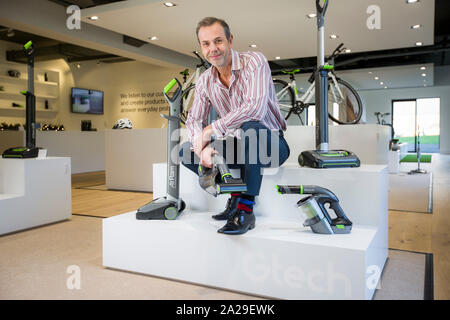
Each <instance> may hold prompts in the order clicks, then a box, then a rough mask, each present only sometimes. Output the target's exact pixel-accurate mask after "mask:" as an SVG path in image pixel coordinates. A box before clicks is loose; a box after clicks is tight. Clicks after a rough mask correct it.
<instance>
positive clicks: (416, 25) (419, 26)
mask: <svg viewBox="0 0 450 320" xmlns="http://www.w3.org/2000/svg"><path fill="white" fill-rule="evenodd" d="M420 28H422V25H421V24H415V25H413V26H411V29H420Z"/></svg>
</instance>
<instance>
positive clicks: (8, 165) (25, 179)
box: [0, 157, 72, 234]
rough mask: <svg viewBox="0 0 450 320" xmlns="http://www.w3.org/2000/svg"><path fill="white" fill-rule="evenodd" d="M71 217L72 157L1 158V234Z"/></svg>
mask: <svg viewBox="0 0 450 320" xmlns="http://www.w3.org/2000/svg"><path fill="white" fill-rule="evenodd" d="M71 216H72V198H71V170H70V158H53V157H49V158H43V159H1V158H0V234H6V233H10V232H15V231H19V230H23V229H28V228H32V227H36V226H39V225H44V224H48V223H52V222H57V221H61V220H66V219H70V218H71Z"/></svg>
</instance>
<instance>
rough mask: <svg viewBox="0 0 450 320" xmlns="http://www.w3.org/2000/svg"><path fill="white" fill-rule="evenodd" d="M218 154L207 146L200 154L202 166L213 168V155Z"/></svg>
mask: <svg viewBox="0 0 450 320" xmlns="http://www.w3.org/2000/svg"><path fill="white" fill-rule="evenodd" d="M215 153H217V151H216V150H214V148H212V147H211V146H207V147H206V148H205V149H203V150H202V153H201V154H200V165H202V166H204V167H207V168H211V167H212V157H213V154H215Z"/></svg>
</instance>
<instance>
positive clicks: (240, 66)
mask: <svg viewBox="0 0 450 320" xmlns="http://www.w3.org/2000/svg"><path fill="white" fill-rule="evenodd" d="M231 51H232V65H231V70H232V71H231V78H230V85H229V88H227V87H226V86H225V85H223V84H222V82H221V81H220V79H219V73H218V71H217V69H216V68H215V67H214V66H213V67H211V68H209V69H208V70H206V71H205V72H204V73H203V74H202V75H201V76H200V78H199V79H198V81H197V83H196V84H195V95H194V103H193V105H192V108H191V110H190V111H189V114H188V119H187V121H186V128H187V132H188V137H189V141H190V142H191V144H193V142H194V139H195V138H196V137H198V136H199V135H201V134H202V131H203V128H204V127H206V125H207V117H208V114H209V112H210V110H211V106H214V107H215V109H216V111H217V114H218V115H219V117H220V119H218V120H217V121H214V122H213V123H212V129H213V130H214V134H215V135H216V137H217V138H223V137H224V136H236V137H237V138H239V130H236V129H238V128H240V127H241V125H242V124H243V123H245V122H247V121H258V122H260V123H261V124H263V125H264V126H266V127H267V128H269V129H272V130H283V131H284V130H286V121H285V120H284V118H283V116H282V115H281V113H280V107H279V105H278V100H277V97H276V93H275V88H274V85H273V81H272V75H271V72H270V68H269V64H268V62H267V59H266V57H265V56H264V55H263V54H262V53H260V52H242V53H238V52H237V51H235V50H233V49H231Z"/></svg>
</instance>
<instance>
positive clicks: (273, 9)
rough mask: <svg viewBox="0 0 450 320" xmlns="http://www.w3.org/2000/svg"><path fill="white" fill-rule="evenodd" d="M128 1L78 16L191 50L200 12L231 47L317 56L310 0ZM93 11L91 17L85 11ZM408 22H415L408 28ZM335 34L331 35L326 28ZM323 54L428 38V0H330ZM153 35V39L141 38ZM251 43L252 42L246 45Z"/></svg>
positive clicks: (269, 53)
mask: <svg viewBox="0 0 450 320" xmlns="http://www.w3.org/2000/svg"><path fill="white" fill-rule="evenodd" d="M173 2H174V3H175V4H176V6H175V7H172V8H167V7H165V6H164V5H163V1H157V0H156V1H155V0H129V1H122V2H116V3H111V4H108V5H103V6H97V7H93V8H88V9H83V10H82V21H84V22H86V23H91V24H93V25H96V26H99V27H102V28H105V29H108V30H111V31H115V32H118V33H121V34H126V35H128V36H131V37H134V38H137V39H140V40H143V41H147V42H151V43H153V44H156V45H159V46H162V47H165V48H168V49H171V50H174V51H177V52H180V53H184V54H190V52H192V51H193V50H198V49H199V47H198V44H197V39H196V35H195V28H196V25H197V22H198V21H199V20H201V19H202V18H203V17H206V16H216V17H218V18H223V19H225V21H227V22H228V24H229V25H230V28H231V32H232V34H233V35H234V48H235V49H237V50H238V51H247V50H257V51H261V52H262V53H264V54H265V56H266V57H267V58H268V59H269V60H274V59H275V57H276V56H280V57H281V59H290V58H300V57H311V56H315V55H316V39H317V26H316V19H308V18H307V17H306V15H307V14H308V13H313V12H315V1H314V0H301V1H300V0H226V1H223V0H173ZM370 5H377V6H379V8H380V18H381V29H379V30H369V29H368V27H367V24H366V21H367V19H368V18H369V16H370V14H367V13H366V11H367V8H368V7H369V6H370ZM92 15H97V16H99V20H97V21H95V22H94V21H91V20H89V19H88V18H87V17H90V16H92ZM415 24H420V25H422V28H420V29H417V30H413V29H411V28H410V27H411V26H412V25H415ZM332 33H334V34H337V35H338V36H339V38H338V39H334V40H332V39H330V38H329V35H330V34H332ZM325 35H326V45H325V46H326V54H329V53H331V51H333V49H334V48H335V47H336V46H337V45H338V44H339V43H341V42H344V43H345V46H346V47H347V48H350V49H351V50H352V52H361V51H374V50H386V49H393V48H404V47H413V46H414V45H415V43H416V42H417V41H420V42H422V43H423V45H432V44H433V43H434V0H420V2H418V3H416V4H407V3H406V0H330V3H329V6H328V10H327V13H326V16H325ZM151 36H157V37H158V38H159V40H158V41H156V42H153V41H150V40H149V39H148V38H149V37H151ZM250 44H256V45H257V49H250V48H249V45H250Z"/></svg>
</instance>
